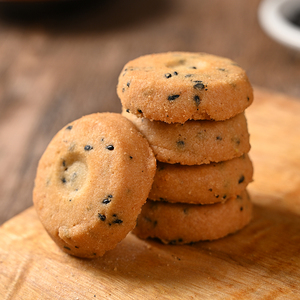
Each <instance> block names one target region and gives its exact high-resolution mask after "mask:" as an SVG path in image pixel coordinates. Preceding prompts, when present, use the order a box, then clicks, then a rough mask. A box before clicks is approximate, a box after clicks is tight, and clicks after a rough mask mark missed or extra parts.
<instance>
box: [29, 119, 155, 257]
mask: <svg viewBox="0 0 300 300" xmlns="http://www.w3.org/2000/svg"><path fill="white" fill-rule="evenodd" d="M155 169H156V161H155V158H154V155H153V153H152V150H151V148H150V147H149V144H148V142H147V141H146V139H145V138H144V137H143V136H142V135H141V134H140V133H139V132H138V131H137V129H136V128H135V127H134V125H133V124H132V123H131V122H130V121H128V120H127V119H126V118H124V117H122V116H121V115H120V114H113V113H98V114H92V115H88V116H85V117H82V118H81V119H78V120H76V121H74V122H72V123H70V124H69V125H67V126H66V127H64V128H63V129H61V130H60V131H59V132H58V133H57V134H56V136H55V137H54V138H53V139H52V141H51V142H50V144H49V145H48V147H47V149H46V151H45V152H44V154H43V156H42V158H41V160H40V162H39V166H38V170H37V175H36V180H35V188H34V192H33V201H34V205H35V208H36V211H37V213H38V216H39V218H40V220H41V222H42V224H43V225H44V227H45V229H46V230H47V232H48V233H49V235H50V236H51V237H52V239H53V240H54V241H55V242H56V243H57V245H58V246H59V247H60V248H61V249H62V250H63V251H65V252H66V253H69V254H72V255H75V256H79V257H97V256H101V255H103V254H104V252H105V251H107V250H109V249H112V248H114V247H115V246H116V245H117V243H118V242H120V241H121V240H122V239H123V238H125V236H126V235H127V234H128V233H129V232H130V231H131V230H132V229H133V228H134V226H135V223H136V219H137V216H138V214H139V213H140V210H141V207H142V205H143V204H144V202H145V201H146V199H147V196H148V193H149V191H150V188H151V185H152V182H153V177H154V174H155Z"/></svg>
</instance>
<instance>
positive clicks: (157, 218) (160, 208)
mask: <svg viewBox="0 0 300 300" xmlns="http://www.w3.org/2000/svg"><path fill="white" fill-rule="evenodd" d="M251 216H252V203H251V201H250V198H249V195H248V194H247V192H246V191H243V192H242V193H241V194H240V195H239V196H237V197H236V198H232V199H229V200H227V201H226V202H224V203H216V204H211V205H195V204H182V203H168V202H160V201H151V200H147V202H146V204H145V205H144V206H143V208H142V212H141V214H140V215H139V217H138V222H137V226H136V227H135V229H134V230H133V233H134V234H135V235H137V236H138V237H140V238H142V239H145V238H158V239H160V240H161V241H162V242H164V243H166V244H185V243H191V242H198V241H202V240H215V239H218V238H221V237H224V236H226V235H228V234H230V233H235V232H236V231H238V230H240V229H242V228H243V227H244V226H246V225H247V224H248V223H249V222H250V220H251Z"/></svg>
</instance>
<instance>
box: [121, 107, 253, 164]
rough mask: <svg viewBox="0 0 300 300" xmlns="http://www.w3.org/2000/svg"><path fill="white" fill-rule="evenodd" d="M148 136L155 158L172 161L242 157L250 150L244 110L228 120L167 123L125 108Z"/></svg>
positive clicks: (184, 162) (217, 160) (197, 161)
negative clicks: (144, 116)
mask: <svg viewBox="0 0 300 300" xmlns="http://www.w3.org/2000/svg"><path fill="white" fill-rule="evenodd" d="M122 114H123V115H124V116H125V117H127V118H128V119H129V120H131V121H132V122H133V123H134V124H135V125H136V127H137V128H138V129H139V131H140V132H141V133H142V134H143V135H144V136H145V137H146V138H147V140H148V141H149V143H150V146H151V147H152V149H153V152H154V154H155V156H156V159H157V160H159V161H161V162H166V163H170V164H175V163H180V164H182V165H200V164H208V163H210V162H219V161H225V160H229V159H232V158H235V157H239V156H241V155H243V154H244V153H248V151H249V150H250V143H249V133H248V128H247V120H246V118H245V115H244V113H241V114H238V115H237V116H235V117H233V118H231V119H229V120H226V121H218V122H216V121H203V120H202V121H195V120H191V121H187V122H185V123H184V124H179V123H174V124H167V123H165V122H160V121H150V120H148V119H145V118H138V117H136V116H135V115H133V114H131V113H128V112H126V111H124V110H123V113H122Z"/></svg>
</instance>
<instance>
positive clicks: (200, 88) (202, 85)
mask: <svg viewBox="0 0 300 300" xmlns="http://www.w3.org/2000/svg"><path fill="white" fill-rule="evenodd" d="M194 82H196V81H194ZM204 87H205V86H204V84H203V83H202V82H197V83H196V84H195V85H194V89H197V90H203V89H204Z"/></svg>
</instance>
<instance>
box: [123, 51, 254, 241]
mask: <svg viewBox="0 0 300 300" xmlns="http://www.w3.org/2000/svg"><path fill="white" fill-rule="evenodd" d="M117 93H118V96H119V98H120V99H121V102H122V105H123V112H122V114H123V115H124V116H125V117H127V118H128V119H129V120H130V121H132V122H133V123H134V124H135V125H136V127H137V128H138V130H139V131H140V132H141V133H142V134H143V135H144V136H145V137H146V138H147V140H148V141H149V144H150V146H151V148H152V150H153V152H154V154H155V157H156V159H157V169H156V175H155V178H154V183H153V185H152V189H151V191H150V194H149V195H148V200H147V202H146V204H145V205H144V206H143V208H142V212H141V214H140V215H139V217H138V221H137V226H136V228H135V229H134V231H133V232H134V233H135V234H136V235H137V236H138V237H140V238H148V237H152V238H159V239H160V240H161V241H163V242H164V243H172V244H183V243H191V242H197V241H200V240H213V239H217V238H221V237H224V236H226V235H227V234H230V233H234V232H236V231H237V230H239V229H241V228H243V227H244V226H245V225H246V224H248V223H249V221H250V219H251V213H252V204H251V201H250V199H249V196H248V194H247V191H246V187H247V185H248V184H249V183H250V182H251V181H252V175H253V167H252V163H251V161H250V159H249V157H248V154H247V153H248V152H249V150H250V144H249V133H248V129H247V121H246V118H245V114H244V110H245V109H246V108H247V107H248V106H249V105H250V104H251V103H252V101H253V92H252V87H251V84H250V83H249V80H248V78H247V76H246V73H245V71H244V70H243V69H241V68H240V67H239V66H238V65H237V64H236V63H234V62H233V61H231V60H229V59H225V58H221V57H217V56H214V55H208V54H205V53H187V52H169V53H161V54H153V55H147V56H143V57H139V58H137V59H135V60H133V61H130V62H129V63H127V64H126V65H125V66H124V69H123V71H122V72H121V74H120V77H119V83H118V87H117Z"/></svg>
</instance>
